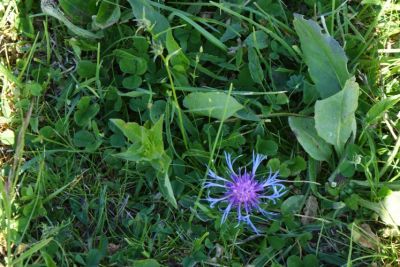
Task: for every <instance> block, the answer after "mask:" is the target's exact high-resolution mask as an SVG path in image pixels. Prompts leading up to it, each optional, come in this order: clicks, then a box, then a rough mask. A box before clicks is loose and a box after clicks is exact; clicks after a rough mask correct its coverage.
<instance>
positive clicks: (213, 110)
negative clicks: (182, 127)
mask: <svg viewBox="0 0 400 267" xmlns="http://www.w3.org/2000/svg"><path fill="white" fill-rule="evenodd" d="M183 105H184V106H185V107H186V108H188V109H189V111H190V112H193V113H195V114H199V115H203V116H208V117H212V118H215V119H219V120H225V119H227V118H229V117H231V116H233V115H234V114H235V113H236V112H237V111H238V110H240V109H242V108H243V106H242V104H240V103H239V102H238V101H237V100H236V99H235V98H233V97H232V96H229V95H227V94H225V93H222V92H207V93H200V92H193V93H190V94H188V95H187V96H186V97H185V98H184V100H183Z"/></svg>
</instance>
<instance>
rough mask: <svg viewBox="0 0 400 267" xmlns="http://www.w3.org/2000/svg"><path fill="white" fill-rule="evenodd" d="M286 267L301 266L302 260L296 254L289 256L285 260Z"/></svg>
mask: <svg viewBox="0 0 400 267" xmlns="http://www.w3.org/2000/svg"><path fill="white" fill-rule="evenodd" d="M286 266H287V267H303V262H302V260H301V259H300V257H299V256H297V255H292V256H289V257H288V259H287V261H286Z"/></svg>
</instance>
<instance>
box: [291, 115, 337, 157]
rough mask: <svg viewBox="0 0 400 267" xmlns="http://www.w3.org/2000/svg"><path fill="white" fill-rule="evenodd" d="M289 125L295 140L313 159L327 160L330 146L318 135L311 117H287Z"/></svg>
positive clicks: (330, 150) (330, 152) (329, 154)
mask: <svg viewBox="0 0 400 267" xmlns="http://www.w3.org/2000/svg"><path fill="white" fill-rule="evenodd" d="M289 126H290V129H292V131H293V133H294V134H295V135H296V138H297V141H298V142H299V143H300V145H301V146H302V147H303V149H304V150H305V151H306V152H307V153H308V154H309V155H310V156H311V157H312V158H313V159H316V160H325V161H328V160H329V158H330V156H331V154H332V149H331V146H330V145H329V144H327V143H326V142H325V140H324V139H322V138H321V137H319V136H318V133H317V130H316V129H315V122H314V119H313V118H301V117H289Z"/></svg>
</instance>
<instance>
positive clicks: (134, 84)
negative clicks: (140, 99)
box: [122, 75, 142, 89]
mask: <svg viewBox="0 0 400 267" xmlns="http://www.w3.org/2000/svg"><path fill="white" fill-rule="evenodd" d="M141 84H142V78H140V77H139V76H136V75H134V76H128V77H126V78H124V79H123V80H122V86H123V87H124V88H127V89H136V88H138V87H139V86H140V85H141Z"/></svg>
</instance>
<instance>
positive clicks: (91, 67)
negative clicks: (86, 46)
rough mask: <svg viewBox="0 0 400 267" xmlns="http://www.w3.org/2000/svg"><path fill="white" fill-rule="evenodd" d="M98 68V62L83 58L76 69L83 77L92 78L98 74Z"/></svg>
mask: <svg viewBox="0 0 400 267" xmlns="http://www.w3.org/2000/svg"><path fill="white" fill-rule="evenodd" d="M96 68H97V65H96V63H93V62H91V61H90V60H81V61H79V63H78V66H77V70H76V71H77V72H78V75H79V76H80V77H81V78H92V77H94V76H96Z"/></svg>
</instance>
